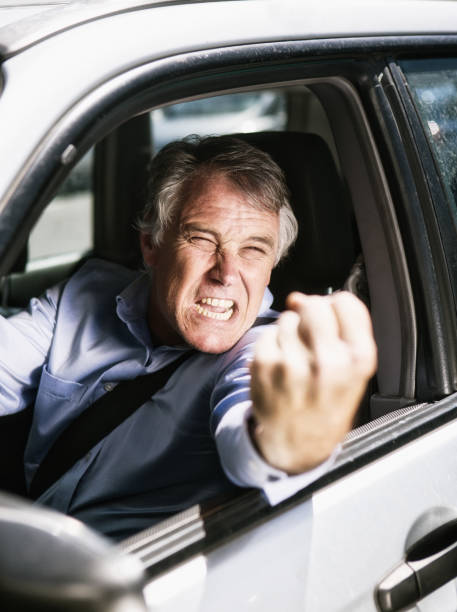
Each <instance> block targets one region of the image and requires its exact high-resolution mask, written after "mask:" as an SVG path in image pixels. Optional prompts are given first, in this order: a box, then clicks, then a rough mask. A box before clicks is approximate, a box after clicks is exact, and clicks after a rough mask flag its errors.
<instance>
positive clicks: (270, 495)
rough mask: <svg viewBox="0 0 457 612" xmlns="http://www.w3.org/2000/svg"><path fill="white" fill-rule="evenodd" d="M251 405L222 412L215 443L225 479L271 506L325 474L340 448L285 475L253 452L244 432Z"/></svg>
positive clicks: (247, 434)
mask: <svg viewBox="0 0 457 612" xmlns="http://www.w3.org/2000/svg"><path fill="white" fill-rule="evenodd" d="M251 405H252V404H251V402H250V401H245V402H241V403H239V404H236V405H235V406H232V408H231V409H230V410H229V411H228V412H226V414H225V415H224V416H223V417H222V419H221V421H220V422H219V425H218V426H217V428H216V432H215V438H216V444H217V448H218V451H219V455H220V458H221V462H222V466H223V468H224V471H225V473H226V474H227V476H228V477H229V478H230V480H232V482H234V483H235V484H236V485H238V486H241V487H256V488H258V489H261V490H262V491H263V493H264V495H265V497H266V499H267V501H268V502H269V503H270V505H272V506H274V505H276V504H278V503H280V502H282V501H283V500H285V499H287V498H288V497H291V496H292V495H294V494H295V493H297V491H300V489H303V488H304V487H306V486H307V485H309V484H310V483H311V482H313V481H314V480H317V479H318V478H320V477H321V476H322V475H323V474H325V473H326V472H327V471H328V470H329V469H330V468H331V467H332V465H333V464H334V462H335V459H336V457H337V455H338V453H339V451H340V448H341V446H340V445H338V447H337V448H336V449H335V450H334V451H333V453H332V454H331V455H330V457H329V458H328V459H326V460H325V461H323V462H322V463H321V464H319V465H318V466H316V467H315V468H313V469H311V470H308V471H307V472H303V474H296V475H289V474H287V473H286V472H284V471H282V470H278V469H277V468H274V467H272V466H271V465H269V464H268V463H267V462H266V461H265V460H264V459H263V458H262V457H261V456H260V455H259V453H258V451H257V450H256V448H255V446H254V444H253V442H252V440H251V436H250V434H249V430H248V419H249V416H250V414H251Z"/></svg>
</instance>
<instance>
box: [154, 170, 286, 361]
mask: <svg viewBox="0 0 457 612" xmlns="http://www.w3.org/2000/svg"><path fill="white" fill-rule="evenodd" d="M278 233H279V216H278V215H277V214H276V213H272V212H269V211H266V210H260V209H257V208H254V207H253V206H252V205H251V204H250V203H249V202H248V200H247V198H246V197H245V196H244V195H243V194H242V193H241V192H240V191H239V190H238V189H236V188H235V187H234V186H233V185H232V183H230V182H229V181H228V180H227V179H226V178H224V177H223V176H220V175H216V176H213V177H211V178H209V179H206V180H205V181H204V182H203V184H202V185H200V188H199V189H195V188H194V189H193V191H192V194H191V195H190V197H189V199H188V200H187V202H186V203H185V204H184V205H183V207H182V209H181V212H180V215H179V217H178V219H176V221H175V223H174V224H173V225H172V227H170V228H169V230H168V231H167V232H166V234H165V237H164V240H163V243H162V245H160V246H159V247H155V246H153V245H151V243H150V240H149V238H148V236H145V235H143V236H142V250H143V257H144V260H145V262H146V264H147V265H148V266H150V267H151V268H152V269H153V271H154V283H153V287H152V291H151V299H150V308H149V326H150V328H151V331H152V333H153V334H154V335H155V336H157V337H158V338H159V339H160V340H161V341H162V342H165V343H166V344H182V343H183V341H184V342H185V343H187V344H189V345H191V346H193V347H195V348H197V349H198V350H200V351H204V352H208V353H221V352H223V351H226V350H228V349H230V348H231V347H232V346H233V345H234V344H235V343H236V342H237V341H238V340H239V339H240V338H241V336H242V335H243V334H244V333H245V332H246V331H247V330H248V329H249V328H250V327H251V325H252V324H253V323H254V321H255V319H256V316H257V314H258V311H259V308H260V304H261V302H262V298H263V294H264V291H265V288H266V286H267V285H268V283H269V280H270V274H271V270H272V268H273V265H274V261H275V256H276V253H277V249H278Z"/></svg>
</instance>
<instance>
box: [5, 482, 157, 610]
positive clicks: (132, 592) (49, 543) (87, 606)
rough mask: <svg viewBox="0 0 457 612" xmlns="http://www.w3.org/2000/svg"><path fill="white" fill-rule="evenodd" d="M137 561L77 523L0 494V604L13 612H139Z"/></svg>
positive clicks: (140, 579) (139, 570)
mask: <svg viewBox="0 0 457 612" xmlns="http://www.w3.org/2000/svg"><path fill="white" fill-rule="evenodd" d="M144 583H145V576H144V573H143V568H142V565H141V563H140V561H139V560H137V559H136V558H134V557H133V556H129V555H127V554H125V553H123V552H122V551H121V550H120V549H119V548H118V547H116V546H115V545H113V544H112V543H110V542H109V541H108V540H107V539H105V538H104V537H102V536H100V535H98V534H97V533H95V532H94V531H92V530H91V529H89V528H88V527H86V526H85V525H83V524H82V523H81V522H79V521H77V520H76V519H73V518H70V517H68V516H64V515H63V514H60V513H58V512H55V511H53V510H48V509H45V508H42V507H38V506H34V505H32V504H30V503H28V502H26V501H25V500H22V499H20V498H18V497H14V496H12V495H7V494H3V493H0V602H1V605H0V607H1V609H2V610H15V611H16V612H25V611H27V612H30V611H33V612H41V611H43V612H44V611H46V612H54V611H57V610H59V611H65V612H80V611H81V612H83V611H84V612H124V611H126V610H128V612H140V611H141V612H144V611H145V610H146V609H147V608H146V604H145V602H144V598H143V592H142V591H143V585H144Z"/></svg>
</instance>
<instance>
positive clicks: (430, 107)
mask: <svg viewBox="0 0 457 612" xmlns="http://www.w3.org/2000/svg"><path fill="white" fill-rule="evenodd" d="M401 66H402V68H403V71H404V73H405V75H406V78H407V80H408V83H409V86H410V90H411V92H412V95H413V99H414V101H415V103H416V107H417V110H418V112H419V115H420V118H421V120H422V123H423V126H424V130H425V133H426V136H427V138H428V141H429V143H430V146H431V148H432V151H433V153H434V154H435V158H436V161H437V163H438V166H439V170H440V173H441V177H442V181H443V185H444V188H445V190H446V192H447V195H448V197H449V199H450V201H451V202H452V203H454V204H455V205H456V206H457V59H442V58H439V59H432V60H413V61H405V62H402V64H401ZM455 213H456V214H457V208H456V209H455Z"/></svg>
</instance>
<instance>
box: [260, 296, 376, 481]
mask: <svg viewBox="0 0 457 612" xmlns="http://www.w3.org/2000/svg"><path fill="white" fill-rule="evenodd" d="M286 305H287V308H288V310H286V311H285V312H283V313H282V314H281V316H280V317H279V319H278V323H277V325H271V326H270V327H269V328H268V329H267V330H266V331H265V333H264V334H263V335H262V336H261V337H260V338H259V340H258V342H257V344H256V347H255V355H254V360H253V362H252V365H251V374H252V380H251V397H252V402H253V417H254V426H253V428H252V436H253V438H254V441H255V443H256V445H257V447H258V449H259V451H260V453H261V454H262V456H263V457H264V458H265V459H266V460H267V461H268V463H270V464H271V465H272V466H274V467H276V468H279V469H282V470H284V471H286V472H288V473H289V474H298V473H300V472H304V471H306V470H309V469H311V468H313V467H315V466H316V465H318V464H319V463H321V462H322V461H324V460H325V459H326V458H327V457H329V455H330V454H331V453H332V451H333V449H334V448H335V446H336V445H337V444H338V443H339V442H341V440H342V439H343V437H344V436H345V434H346V433H347V432H348V431H349V430H350V428H351V425H352V421H353V418H354V415H355V413H356V411H357V408H358V406H359V403H360V400H361V398H362V395H363V392H364V390H365V387H366V384H367V382H368V380H369V379H370V377H371V376H372V375H373V374H374V372H375V369H376V345H375V342H374V339H373V332H372V327H371V320H370V315H369V313H368V310H367V308H366V307H365V305H364V304H363V303H362V302H361V301H360V300H358V299H357V298H356V297H354V296H353V295H352V294H350V293H346V292H341V293H334V294H333V295H329V296H305V295H303V294H302V293H292V294H290V295H289V297H288V299H287V304H286Z"/></svg>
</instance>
